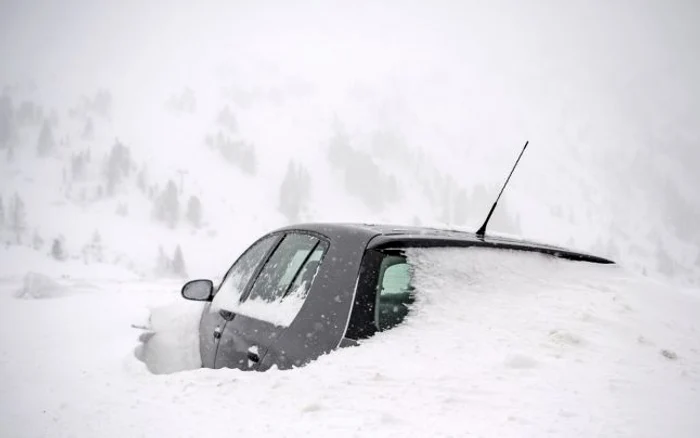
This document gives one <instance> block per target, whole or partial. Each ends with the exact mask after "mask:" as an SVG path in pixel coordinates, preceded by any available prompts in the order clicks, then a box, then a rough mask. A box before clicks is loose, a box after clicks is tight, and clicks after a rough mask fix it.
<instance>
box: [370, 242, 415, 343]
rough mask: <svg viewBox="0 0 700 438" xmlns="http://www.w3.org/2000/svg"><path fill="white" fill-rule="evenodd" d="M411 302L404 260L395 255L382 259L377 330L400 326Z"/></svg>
mask: <svg viewBox="0 0 700 438" xmlns="http://www.w3.org/2000/svg"><path fill="white" fill-rule="evenodd" d="M413 301H414V299H413V288H412V286H411V269H410V266H409V265H408V263H407V262H406V258H405V257H402V256H397V255H388V256H386V257H384V259H383V260H382V263H381V265H380V268H379V279H378V281H377V306H376V309H375V322H376V324H377V328H378V329H379V330H388V329H390V328H392V327H395V326H396V325H398V324H400V323H401V322H402V321H403V319H404V318H405V317H406V314H408V310H409V306H410V305H411V304H413Z"/></svg>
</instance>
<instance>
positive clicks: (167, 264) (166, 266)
mask: <svg viewBox="0 0 700 438" xmlns="http://www.w3.org/2000/svg"><path fill="white" fill-rule="evenodd" d="M171 269H172V262H171V261H170V258H168V256H167V255H165V251H163V246H161V245H159V246H158V261H157V265H156V270H157V272H158V274H160V275H167V274H169V273H170V272H171Z"/></svg>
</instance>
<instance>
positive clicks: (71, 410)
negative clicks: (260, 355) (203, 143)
mask: <svg viewBox="0 0 700 438" xmlns="http://www.w3.org/2000/svg"><path fill="white" fill-rule="evenodd" d="M409 259H410V260H411V261H412V263H413V264H414V277H415V283H416V287H417V290H418V296H417V299H416V303H415V305H414V308H413V309H412V311H411V313H409V316H408V317H407V320H406V321H405V323H404V324H402V325H400V326H398V327H396V328H395V329H393V330H390V331H388V332H384V333H381V334H379V335H377V336H375V337H373V338H371V339H369V340H367V341H365V342H363V344H362V345H361V346H359V347H354V348H347V349H343V350H339V351H335V352H333V353H331V354H329V355H326V356H324V357H322V358H320V359H319V360H318V361H316V362H314V363H312V364H310V365H308V366H306V367H304V368H300V369H295V370H291V371H279V370H271V371H269V372H266V373H254V372H253V373H246V372H241V371H237V370H204V369H199V370H189V371H183V372H177V373H172V374H167V375H154V374H152V373H151V372H149V370H148V368H149V367H147V366H145V365H144V364H143V363H142V362H140V361H139V360H137V359H136V358H135V357H134V354H133V351H134V347H135V346H136V345H137V344H138V341H137V338H138V336H139V330H135V329H133V328H132V327H131V323H133V322H134V320H135V319H136V318H137V317H139V316H140V314H139V313H138V312H137V311H136V310H135V309H136V308H138V307H139V306H144V307H151V308H153V311H152V319H151V324H152V328H155V329H156V330H154V331H155V335H153V338H152V339H157V337H158V336H161V339H160V343H159V346H160V347H161V348H158V349H156V348H153V349H151V350H150V351H149V354H151V356H150V361H151V366H150V368H153V366H152V365H153V364H154V363H157V364H158V367H159V369H160V370H170V371H172V370H175V369H177V368H178V367H180V369H183V368H187V367H186V366H183V364H186V362H187V360H189V359H192V355H191V353H192V351H193V350H192V348H193V345H194V344H193V341H194V339H195V338H193V337H192V336H191V332H190V328H191V327H193V326H194V319H193V318H192V317H191V316H192V315H196V313H197V310H198V309H196V308H195V307H190V308H189V309H186V307H187V306H190V305H192V306H196V304H195V303H178V304H175V305H172V302H173V300H179V299H180V298H175V296H176V291H174V290H173V289H172V288H171V289H169V290H166V288H162V289H161V291H160V292H151V293H150V294H145V293H144V292H143V290H144V289H145V287H144V285H141V286H140V287H134V288H133V292H129V288H127V287H122V288H121V289H120V290H118V291H116V290H107V289H106V290H104V291H101V292H100V293H96V294H93V295H88V294H84V295H81V297H80V299H78V298H77V297H70V298H65V299H59V300H52V301H51V304H48V302H46V301H34V302H33V305H32V306H29V307H28V306H25V305H24V303H26V302H25V301H22V300H14V299H10V300H7V301H6V302H3V303H0V304H2V307H0V308H1V309H2V310H1V311H0V312H2V318H0V336H2V337H1V338H0V340H1V341H2V343H1V344H0V345H2V350H3V351H2V355H0V358H1V359H0V372H1V373H2V375H3V377H6V378H3V379H2V381H0V424H2V425H3V428H4V431H9V432H10V433H8V435H11V436H18V437H22V436H41V435H51V436H106V437H110V436H114V437H117V436H125V435H134V434H140V435H144V436H162V435H168V436H202V435H209V434H221V433H227V434H231V435H244V434H258V435H259V434H263V435H266V436H327V435H329V434H331V435H333V436H358V435H367V434H370V435H372V436H396V437H409V436H416V437H424V436H489V437H490V436H498V437H522V436H538V437H539V436H561V437H579V436H580V437H588V436H628V437H659V436H675V437H696V436H698V432H699V431H700V418H698V416H697V406H699V405H700V340H699V339H700V337H698V328H699V327H698V325H699V323H698V318H697V316H698V315H700V300H698V298H697V296H695V295H692V294H685V293H683V291H679V290H675V289H670V288H667V287H666V286H664V285H663V284H659V283H655V282H651V281H649V280H648V279H646V278H644V277H639V276H636V275H631V274H629V273H628V272H626V271H625V270H623V269H621V268H620V267H617V266H601V265H593V264H585V263H576V262H567V261H562V260H557V259H554V258H551V257H547V256H542V255H537V254H526V253H518V252H503V251H495V250H484V249H481V250H479V249H468V250H465V249H462V250H458V249H457V250H454V249H453V250H416V251H413V252H411V253H410V254H409ZM150 289H152V290H153V291H157V290H159V289H158V288H157V287H156V285H152V286H150ZM0 298H2V296H1V295H0ZM44 303H46V304H44ZM8 309H9V310H8ZM107 309H108V311H107ZM88 310H89V311H88ZM77 311H82V314H81V318H80V321H78V320H76V319H75V318H74V316H73V315H75V312H77ZM156 314H157V315H156ZM8 315H10V316H9V317H8ZM153 315H156V316H155V317H154V316H153ZM186 315H190V316H189V317H188V316H186ZM38 320H41V321H43V322H44V323H45V324H49V325H50V327H51V333H50V336H39V335H38V333H37V334H36V335H34V336H32V334H35V332H39V333H41V332H42V330H41V326H39V328H36V329H34V328H32V327H30V333H29V336H26V337H24V338H23V339H22V342H19V341H17V340H16V339H15V338H13V337H12V335H10V333H11V329H12V328H13V327H16V326H17V325H19V324H20V322H22V321H23V322H26V321H38ZM85 326H88V327H90V330H88V331H86V330H83V327H85ZM154 345H156V344H154ZM183 358H189V359H186V360H183ZM189 365H190V366H191V365H192V362H190V363H189Z"/></svg>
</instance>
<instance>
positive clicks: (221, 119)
mask: <svg viewBox="0 0 700 438" xmlns="http://www.w3.org/2000/svg"><path fill="white" fill-rule="evenodd" d="M216 123H218V124H219V125H221V126H222V127H224V128H226V129H228V130H229V131H230V132H232V133H235V132H236V131H238V121H237V120H236V116H234V115H233V112H232V111H231V108H229V106H228V105H226V106H225V107H224V108H223V109H222V110H221V112H219V116H218V117H217V118H216Z"/></svg>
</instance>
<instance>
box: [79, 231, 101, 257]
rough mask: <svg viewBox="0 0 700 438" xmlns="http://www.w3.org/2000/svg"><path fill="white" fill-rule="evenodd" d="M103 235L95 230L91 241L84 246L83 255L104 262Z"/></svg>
mask: <svg viewBox="0 0 700 438" xmlns="http://www.w3.org/2000/svg"><path fill="white" fill-rule="evenodd" d="M102 251H103V250H102V236H100V232H99V231H97V230H95V231H94V232H93V233H92V238H91V239H90V242H89V243H88V244H87V245H85V246H84V247H83V255H84V257H85V259H86V262H87V259H90V260H93V261H97V262H102Z"/></svg>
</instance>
